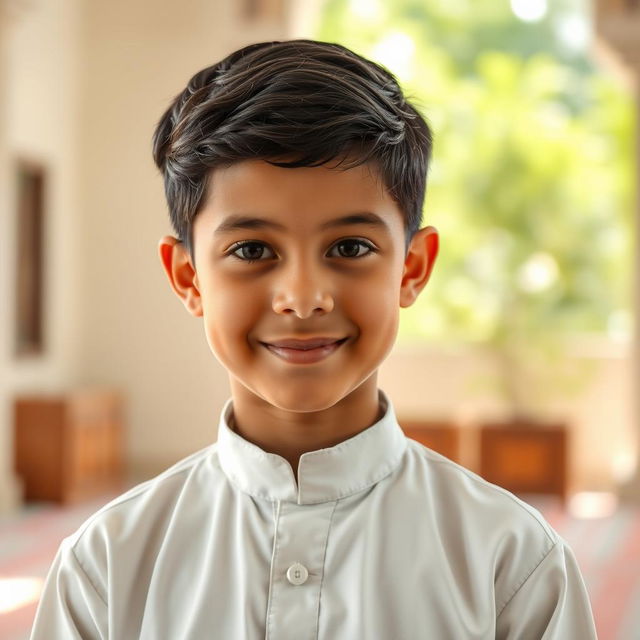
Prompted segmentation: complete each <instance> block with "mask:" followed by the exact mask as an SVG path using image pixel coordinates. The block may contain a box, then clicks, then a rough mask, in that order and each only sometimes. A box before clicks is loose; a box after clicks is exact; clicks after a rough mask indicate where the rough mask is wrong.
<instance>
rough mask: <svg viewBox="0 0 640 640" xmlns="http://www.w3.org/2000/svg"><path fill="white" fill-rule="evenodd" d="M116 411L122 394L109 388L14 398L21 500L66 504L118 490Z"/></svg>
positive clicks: (118, 427)
mask: <svg viewBox="0 0 640 640" xmlns="http://www.w3.org/2000/svg"><path fill="white" fill-rule="evenodd" d="M122 413H123V402H122V398H121V396H120V394H119V393H118V392H116V391H112V390H103V389H88V390H79V391H73V392H69V393H65V394H60V395H37V396H36V395H30V396H27V395H24V396H19V397H17V398H16V399H15V402H14V463H15V471H16V474H17V475H19V476H20V478H21V480H22V482H23V484H24V494H25V495H24V497H25V499H26V500H52V501H55V502H60V503H67V502H75V501H77V500H81V499H83V498H87V497H89V496H92V495H95V494H98V493H101V492H104V491H108V490H113V489H118V488H119V487H120V486H121V484H122V472H123V419H122Z"/></svg>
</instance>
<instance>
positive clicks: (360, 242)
mask: <svg viewBox="0 0 640 640" xmlns="http://www.w3.org/2000/svg"><path fill="white" fill-rule="evenodd" d="M347 242H354V243H356V244H358V245H360V246H361V247H366V248H367V249H368V250H369V251H368V252H367V253H364V254H362V255H359V256H338V257H340V258H344V259H345V260H358V259H360V258H365V257H366V256H368V255H370V254H372V253H377V249H376V248H375V247H374V246H373V245H372V244H371V243H370V242H367V241H366V240H360V239H359V238H345V239H343V240H339V241H338V242H336V243H335V244H334V245H333V246H332V247H331V249H333V248H334V247H338V246H340V245H341V244H345V243H347ZM252 245H257V246H260V247H267V245H266V244H265V243H264V242H259V241H257V240H243V241H242V242H236V244H234V245H232V247H231V248H230V249H229V251H228V252H227V255H229V256H231V257H233V258H235V259H236V260H240V261H241V262H245V263H247V264H252V263H254V262H262V261H263V260H264V258H253V259H251V258H241V257H240V256H238V255H235V254H236V251H239V250H240V249H242V248H244V247H248V246H252Z"/></svg>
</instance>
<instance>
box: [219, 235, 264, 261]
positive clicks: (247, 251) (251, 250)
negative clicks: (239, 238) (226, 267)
mask: <svg viewBox="0 0 640 640" xmlns="http://www.w3.org/2000/svg"><path fill="white" fill-rule="evenodd" d="M265 252H267V253H270V255H267V256H266V258H273V257H275V254H274V253H273V251H272V250H271V249H269V247H268V246H267V245H266V244H263V243H262V242H256V241H255V240H252V241H245V242H237V243H236V244H234V245H233V246H232V247H231V249H230V250H229V252H228V255H232V256H233V257H234V258H237V259H238V260H242V261H243V262H249V263H251V262H257V261H258V260H264V259H265ZM238 254H240V255H238Z"/></svg>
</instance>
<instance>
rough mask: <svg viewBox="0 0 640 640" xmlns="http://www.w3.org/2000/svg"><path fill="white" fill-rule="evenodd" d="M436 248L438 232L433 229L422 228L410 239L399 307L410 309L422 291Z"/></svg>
mask: <svg viewBox="0 0 640 640" xmlns="http://www.w3.org/2000/svg"><path fill="white" fill-rule="evenodd" d="M438 246H439V241H438V231H437V230H436V228H435V227H424V228H423V229H420V230H419V231H418V232H417V233H416V234H415V235H414V236H413V238H412V239H411V244H410V245H409V249H408V251H407V255H406V256H405V259H404V271H403V272H402V283H401V285H400V306H401V307H410V306H411V305H412V304H413V303H414V302H415V301H416V298H417V297H418V294H419V293H420V292H421V291H422V290H423V289H424V287H425V285H426V284H427V282H428V280H429V276H430V275H431V270H432V269H433V265H434V263H435V261H436V257H437V255H438Z"/></svg>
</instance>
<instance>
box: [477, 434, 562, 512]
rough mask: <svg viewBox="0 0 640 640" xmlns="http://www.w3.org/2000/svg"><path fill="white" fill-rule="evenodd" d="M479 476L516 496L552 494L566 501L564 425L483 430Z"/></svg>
mask: <svg viewBox="0 0 640 640" xmlns="http://www.w3.org/2000/svg"><path fill="white" fill-rule="evenodd" d="M480 475H481V476H482V477H483V478H485V479H486V480H488V481H489V482H493V483H494V484H497V485H500V486H501V487H504V488H505V489H507V490H509V491H511V492H513V493H515V494H532V493H540V494H553V495H556V496H559V497H560V498H562V500H563V501H565V500H566V499H567V478H568V471H567V429H566V428H565V427H564V426H563V425H557V426H552V425H545V426H542V425H535V426H524V425H518V424H513V425H511V424H507V425H504V424H487V425H483V426H481V428H480Z"/></svg>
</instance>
